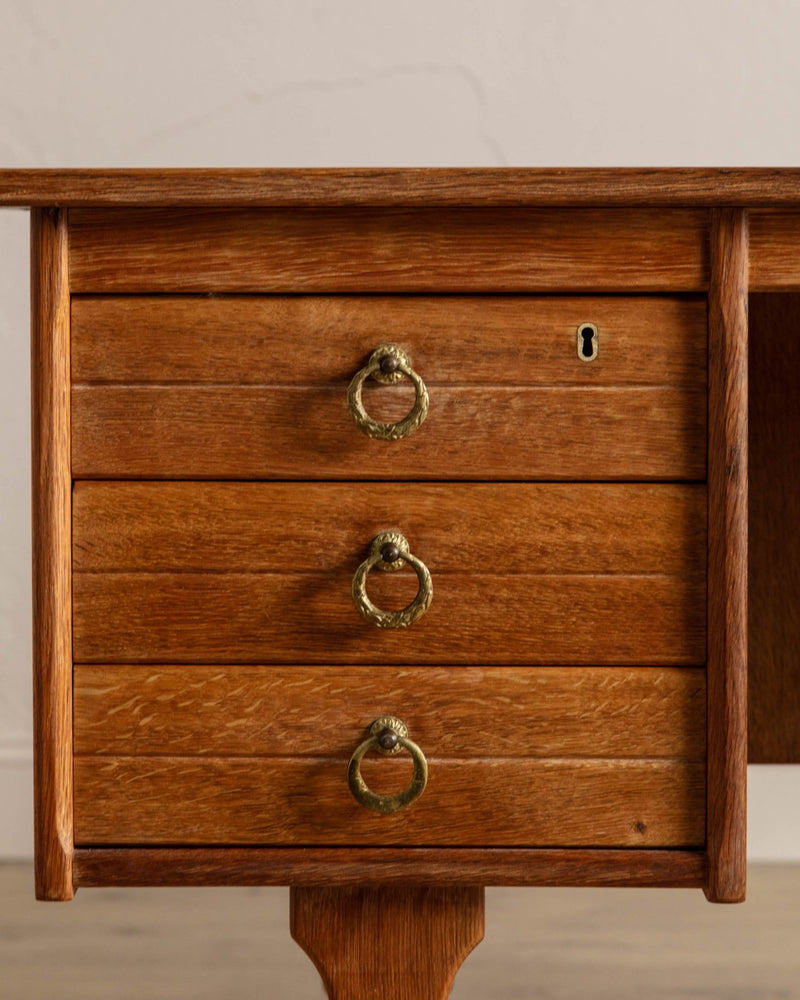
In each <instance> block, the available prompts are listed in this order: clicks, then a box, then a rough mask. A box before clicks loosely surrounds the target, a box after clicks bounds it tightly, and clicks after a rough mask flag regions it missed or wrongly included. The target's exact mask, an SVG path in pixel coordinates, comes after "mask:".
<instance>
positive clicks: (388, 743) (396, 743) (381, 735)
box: [347, 715, 428, 813]
mask: <svg viewBox="0 0 800 1000" xmlns="http://www.w3.org/2000/svg"><path fill="white" fill-rule="evenodd" d="M369 733H370V735H369V737H368V738H367V739H366V740H364V742H363V743H362V744H361V745H360V746H359V747H358V748H357V749H356V751H355V753H354V754H353V756H352V757H351V758H350V763H349V764H348V765H347V784H348V785H349V786H350V791H351V792H352V793H353V797H354V798H355V800H356V801H357V802H358V803H359V804H360V805H362V806H364V807H365V808H367V809H374V810H375V812H379V813H393V812H397V810H398V809H404V808H405V807H406V806H410V805H411V803H412V802H415V801H416V800H417V799H418V798H419V797H420V795H422V793H423V792H424V791H425V786H426V785H427V783H428V762H427V761H426V760H425V754H423V752H422V751H421V750H420V748H419V747H418V746H417V744H416V743H413V742H412V741H411V740H410V739H409V738H408V726H406V725H405V723H404V722H401V721H400V719H397V718H395V716H393V715H385V716H382V717H381V718H380V719H376V720H375V721H374V722H373V723H372V725H371V726H370V727H369ZM370 750H377V751H378V753H380V754H383V756H384V757H392V756H394V755H395V754H398V753H400V751H401V750H408V752H409V753H410V754H411V757H412V759H413V761H414V776H413V777H412V779H411V784H410V785H409V786H408V788H406V789H404V791H402V792H399V793H398V794H397V795H377V794H376V793H375V792H372V791H370V790H369V788H368V787H367V783H366V782H365V781H364V779H363V778H362V777H361V760H362V758H363V757H364V755H365V754H367V753H369V751H370Z"/></svg>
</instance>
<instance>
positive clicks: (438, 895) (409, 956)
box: [290, 886, 484, 1000]
mask: <svg viewBox="0 0 800 1000" xmlns="http://www.w3.org/2000/svg"><path fill="white" fill-rule="evenodd" d="M483 895H484V894H483V889H480V888H457V889H427V888H421V887H416V886H413V887H409V888H397V887H389V888H386V889H379V888H342V889H327V888H295V889H292V890H291V908H290V921H291V930H292V937H293V938H294V939H295V941H296V942H297V943H298V944H299V945H300V947H301V948H302V949H303V950H304V951H305V952H306V954H307V955H308V956H309V958H310V959H311V961H312V962H313V963H314V965H316V967H317V969H318V971H319V973H320V975H321V976H322V980H323V982H324V983H325V987H326V989H327V991H328V996H329V998H330V1000H367V998H370V1000H372V998H384V997H391V1000H447V997H448V996H449V994H450V987H451V986H452V984H453V979H454V978H455V975H456V972H458V969H459V968H460V966H461V963H462V962H463V961H464V959H465V958H466V957H467V955H468V954H469V953H470V952H471V951H472V949H473V948H474V947H475V945H477V944H478V943H479V942H480V941H481V939H482V938H483Z"/></svg>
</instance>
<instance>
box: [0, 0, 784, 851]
mask: <svg viewBox="0 0 800 1000" xmlns="http://www.w3.org/2000/svg"><path fill="white" fill-rule="evenodd" d="M799 36H800V3H797V2H791V0H760V2H759V3H754V2H752V0H731V2H722V0H716V2H715V0H672V2H670V3H655V2H648V0H605V2H604V0H595V2H591V0H562V2H559V0H550V2H536V0H403V2H402V3H398V2H397V0H392V2H387V0H363V2H359V0H329V2H325V0H316V2H312V0H283V2H281V0H260V2H259V0H228V2H216V3H215V2H211V0H177V2H176V0H158V2H154V0H123V2H114V0H97V2H91V0H0V165H2V166H8V167H11V166H13V167H21V166H51V167H58V166H63V167H67V166H98V167H100V166H372V165H380V166H386V165H388V166H410V165H417V166H459V165H464V166H468V165H485V166H494V165H520V166H547V165H549V166H554V165H555V166H590V165H612V166H619V165H631V166H634V165H648V166H651V165H655V166H672V165H681V164H683V165H700V164H702V165H731V166H748V165H750V166H753V165H770V166H780V165H795V166H796V165H800V129H798V128H797V127H796V122H797V120H798V114H797V112H798V95H800V60H798V59H797V38H798V37H799ZM27 303H28V277H27V218H26V216H25V214H24V213H22V212H3V213H0V350H2V363H0V803H1V804H2V806H1V807H0V808H1V809H2V811H0V856H3V855H5V856H25V855H27V854H28V853H29V851H30V841H31V835H30V829H31V807H30V794H29V788H30V743H31V737H30V679H29V670H30V666H29V664H30V635H29V634H30V572H29V560H30V543H29V506H28V505H29V499H30V493H29V482H28V480H29V461H28V448H29V431H28V343H27V329H28V314H27V310H28V305H27ZM798 785H800V781H798V771H797V769H794V768H791V769H773V768H770V769H757V770H756V769H751V804H752V808H751V817H752V821H753V822H752V831H751V848H752V851H751V853H752V855H753V856H755V857H772V858H776V857H784V858H786V857H793V858H797V859H800V815H799V814H798V813H800V807H798V802H800V795H798Z"/></svg>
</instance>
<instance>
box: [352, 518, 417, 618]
mask: <svg viewBox="0 0 800 1000" xmlns="http://www.w3.org/2000/svg"><path fill="white" fill-rule="evenodd" d="M404 562H406V563H408V564H409V566H411V567H412V569H413V570H414V572H415V573H416V574H417V580H418V581H419V588H418V589H417V596H416V597H415V598H414V600H413V601H412V602H411V603H410V604H409V605H408V606H407V607H405V608H403V609H402V610H400V611H381V609H380V608H377V607H375V605H374V604H373V603H372V601H371V600H370V599H369V597H368V596H367V576H368V574H369V571H370V570H371V569H372V567H373V566H377V567H378V569H381V570H384V571H385V572H387V573H392V572H394V571H395V570H397V569H400V568H401V566H402V565H403V563H404ZM351 592H352V595H353V603H354V604H355V606H356V607H357V608H358V610H359V611H360V612H361V614H362V615H363V617H364V618H366V619H367V621H368V622H372V624H373V625H377V626H378V628H407V627H408V626H409V625H412V624H413V623H414V622H415V621H416V620H417V619H418V618H420V617H421V616H422V615H424V614H425V612H426V611H427V610H428V608H429V607H430V606H431V601H432V600H433V580H431V574H430V572H429V570H428V567H427V566H426V565H425V563H424V562H422V560H421V559H417V557H416V556H415V555H412V554H411V552H410V551H409V547H408V542H407V541H406V539H405V538H404V536H403V535H401V534H400V532H399V531H382V532H381V533H380V534H379V535H376V536H375V538H373V539H372V547H371V549H370V553H369V556H367V558H366V559H365V560H364V562H363V563H361V565H360V566H359V567H358V569H357V570H356V572H355V576H354V577H353V586H352V590H351Z"/></svg>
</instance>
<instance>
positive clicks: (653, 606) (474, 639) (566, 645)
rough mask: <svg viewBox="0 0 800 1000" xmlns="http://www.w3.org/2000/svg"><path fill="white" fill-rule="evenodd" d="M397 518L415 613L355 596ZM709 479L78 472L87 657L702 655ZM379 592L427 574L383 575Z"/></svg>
mask: <svg viewBox="0 0 800 1000" xmlns="http://www.w3.org/2000/svg"><path fill="white" fill-rule="evenodd" d="M386 529H393V530H397V531H400V532H401V533H402V534H403V535H404V536H405V537H406V538H407V540H408V542H409V545H410V547H411V551H412V552H413V553H414V554H415V555H416V556H417V557H418V558H419V559H421V560H422V561H423V563H425V565H426V566H427V567H428V569H429V571H430V573H431V577H432V581H433V601H432V603H431V605H430V608H429V609H428V610H427V611H426V612H425V614H424V615H423V616H422V617H421V618H419V620H418V621H416V622H414V624H413V625H412V626H411V627H410V628H405V629H377V628H375V627H374V625H373V624H371V623H369V622H367V621H364V619H362V618H361V617H360V616H359V614H358V612H357V611H356V609H355V607H354V603H353V598H352V596H351V582H352V579H353V577H354V574H355V572H356V570H357V568H358V567H359V565H360V564H361V563H362V561H363V560H365V559H366V557H367V555H368V553H369V546H370V543H371V541H372V539H373V538H374V537H375V536H376V535H377V534H379V533H380V532H381V531H385V530H386ZM705 532H706V491H705V487H704V486H702V485H690V484H672V485H670V484H650V485H647V484H587V483H581V484H557V483H546V484H544V483H542V484H477V483H464V484H401V483H363V484H345V483H341V484H337V483H324V484H313V483H304V484H299V483H298V484H288V483H274V484H270V483H252V484H248V483H196V482H193V483H157V482H156V483H125V482H115V483H92V482H85V483H78V484H76V486H75V489H74V496H73V559H74V578H73V617H74V621H73V630H74V631H73V643H74V657H75V660H76V662H78V663H117V662H118V663H131V662H144V663H147V662H150V663H169V662H173V663H230V662H239V663H286V662H299V663H342V664H344V663H365V664H367V663H374V662H384V663H387V664H408V665H413V664H418V663H451V664H472V663H475V662H483V663H495V664H503V663H538V664H588V665H594V664H604V663H608V664H615V663H619V664H685V665H692V666H699V665H701V664H703V663H704V662H705V636H706V632H705V629H706V579H705V571H706V563H705V553H706V544H705ZM366 586H367V591H368V594H369V596H370V598H371V600H372V601H373V602H374V603H375V604H376V605H377V606H378V607H380V608H384V609H387V610H394V609H397V608H402V607H403V606H404V605H408V604H409V603H410V602H411V601H412V600H413V598H414V595H415V594H416V592H417V586H418V585H417V577H416V575H415V574H414V573H413V572H412V571H411V570H409V569H404V570H401V572H399V573H382V572H378V571H377V570H375V571H374V572H372V573H370V574H369V576H368V578H367V582H366Z"/></svg>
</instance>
